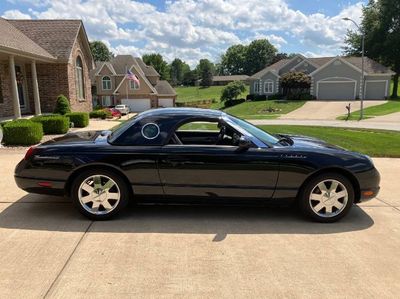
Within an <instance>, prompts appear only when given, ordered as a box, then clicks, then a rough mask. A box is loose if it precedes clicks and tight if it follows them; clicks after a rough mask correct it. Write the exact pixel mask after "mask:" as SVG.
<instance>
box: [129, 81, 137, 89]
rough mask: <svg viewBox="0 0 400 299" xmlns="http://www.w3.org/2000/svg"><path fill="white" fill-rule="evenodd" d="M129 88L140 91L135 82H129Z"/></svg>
mask: <svg viewBox="0 0 400 299" xmlns="http://www.w3.org/2000/svg"><path fill="white" fill-rule="evenodd" d="M129 88H130V89H139V85H138V84H137V82H135V81H129Z"/></svg>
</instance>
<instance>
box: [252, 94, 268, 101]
mask: <svg viewBox="0 0 400 299" xmlns="http://www.w3.org/2000/svg"><path fill="white" fill-rule="evenodd" d="M266 100H267V96H266V95H265V94H255V95H254V99H253V101H266Z"/></svg>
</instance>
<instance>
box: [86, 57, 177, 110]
mask: <svg viewBox="0 0 400 299" xmlns="http://www.w3.org/2000/svg"><path fill="white" fill-rule="evenodd" d="M127 70H130V71H131V72H132V73H134V74H135V75H136V76H137V77H138V79H139V81H140V84H139V85H137V84H135V83H134V82H131V81H128V80H127V79H126V74H127ZM91 79H92V84H93V90H95V95H94V99H95V101H94V102H95V105H101V106H113V105H117V104H126V105H128V106H129V107H130V108H131V111H135V112H141V111H144V110H147V109H150V108H156V107H173V106H174V105H175V100H176V92H175V90H174V89H173V88H172V86H171V85H170V84H169V83H168V82H167V81H164V80H160V75H159V74H158V73H157V71H156V70H155V69H154V68H153V67H152V66H148V65H146V64H145V63H144V62H143V60H142V59H140V58H139V57H133V56H132V55H117V56H115V57H114V58H112V59H111V61H109V62H96V68H95V69H94V70H93V71H92V72H91Z"/></svg>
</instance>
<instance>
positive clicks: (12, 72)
mask: <svg viewBox="0 0 400 299" xmlns="http://www.w3.org/2000/svg"><path fill="white" fill-rule="evenodd" d="M9 67H10V75H11V92H12V99H13V106H14V116H15V118H21V108H20V106H19V96H18V86H17V76H16V74H15V61H14V56H12V55H11V56H10V58H9Z"/></svg>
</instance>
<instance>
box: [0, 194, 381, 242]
mask: <svg viewBox="0 0 400 299" xmlns="http://www.w3.org/2000/svg"><path fill="white" fill-rule="evenodd" d="M53 200H54V201H53ZM90 223H91V221H89V220H87V219H86V218H84V217H83V216H82V215H81V214H80V213H79V212H78V211H77V210H75V209H74V208H73V206H72V204H71V203H70V202H68V201H65V200H64V201H57V198H55V197H50V196H40V200H38V199H36V197H35V195H31V194H29V195H26V196H24V197H22V198H21V199H20V200H19V201H17V202H16V203H13V204H11V205H10V206H8V207H7V208H6V209H4V210H3V211H2V212H1V213H0V227H1V228H8V229H21V230H43V231H61V232H83V231H85V230H86V229H87V227H88V226H89V224H90ZM373 224H374V221H373V220H372V218H371V217H370V216H369V215H368V214H366V213H365V212H364V211H363V210H362V209H361V208H359V207H357V206H354V207H353V208H352V210H351V212H350V213H349V214H348V215H347V217H345V218H344V219H342V220H341V221H339V222H337V223H334V224H321V223H315V222H311V221H309V220H307V219H305V218H303V217H302V216H301V215H300V214H299V213H298V212H297V211H295V210H294V209H289V208H269V207H229V206H225V207H224V206H182V205H179V206H167V205H164V206H163V205H146V206H145V205H143V206H129V207H128V208H127V209H126V210H125V211H123V212H122V213H121V214H120V215H118V217H117V218H115V219H113V220H109V221H99V222H94V223H93V225H92V226H91V227H90V232H106V233H133V234H134V233H160V234H165V233H171V234H179V233H182V234H214V235H215V238H214V240H213V241H221V240H223V239H224V238H225V237H226V235H228V234H332V233H342V232H350V231H360V230H364V229H367V228H369V227H371V226H372V225H373Z"/></svg>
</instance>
